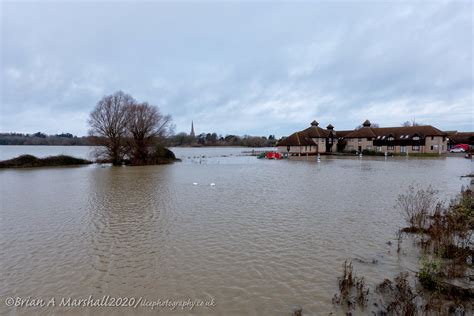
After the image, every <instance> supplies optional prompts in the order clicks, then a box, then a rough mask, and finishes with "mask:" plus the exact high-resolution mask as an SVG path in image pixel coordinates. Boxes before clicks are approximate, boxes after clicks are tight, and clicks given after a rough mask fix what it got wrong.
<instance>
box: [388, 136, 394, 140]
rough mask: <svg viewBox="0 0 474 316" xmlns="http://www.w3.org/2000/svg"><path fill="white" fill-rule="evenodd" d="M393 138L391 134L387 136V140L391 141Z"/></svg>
mask: <svg viewBox="0 0 474 316" xmlns="http://www.w3.org/2000/svg"><path fill="white" fill-rule="evenodd" d="M394 139H395V138H393V136H392V135H390V136H388V138H387V140H388V141H392V140H394Z"/></svg>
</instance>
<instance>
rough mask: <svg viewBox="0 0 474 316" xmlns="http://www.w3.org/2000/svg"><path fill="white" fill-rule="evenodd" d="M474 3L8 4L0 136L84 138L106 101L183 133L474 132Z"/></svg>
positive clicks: (3, 24)
mask: <svg viewBox="0 0 474 316" xmlns="http://www.w3.org/2000/svg"><path fill="white" fill-rule="evenodd" d="M472 6H473V4H472V3H471V2H469V1H457V2H431V1H430V2H425V1H420V2H380V3H379V2H372V1H370V2H336V3H332V2H318V3H308V2H296V3H268V2H261V3H248V2H244V3H236V2H225V3H215V2H214V3H209V2H177V3H168V2H158V3H151V2H139V3H126V2H124V3H122V2H119V3H117V2H114V3H108V2H99V3H97V2H85V3H84V2H78V1H70V2H68V3H58V2H46V3H39V2H37V3H26V2H20V3H17V2H5V3H2V10H1V12H2V13H1V14H2V17H1V65H2V67H1V69H2V71H1V73H0V76H1V77H0V79H1V90H2V94H1V113H2V116H1V119H0V130H1V131H19V132H36V131H40V130H41V131H44V132H47V133H59V132H72V133H75V134H79V135H84V134H86V132H87V129H88V127H87V115H88V113H89V112H90V111H91V110H92V108H93V107H94V105H95V104H96V103H97V101H98V100H99V99H100V98H101V97H102V96H103V95H105V94H109V93H112V92H114V91H116V90H123V91H126V92H128V93H130V94H132V95H133V96H134V97H135V98H136V99H138V100H143V101H148V102H150V103H152V104H155V105H157V106H159V107H160V108H161V110H162V111H163V112H165V113H170V114H171V115H172V116H173V118H174V122H175V124H176V126H177V129H176V130H177V132H179V131H186V132H188V131H189V129H190V122H191V120H194V123H195V128H196V131H197V132H198V133H200V132H214V131H215V132H217V133H220V134H254V135H268V134H277V135H287V134H289V133H291V132H293V131H294V130H299V129H301V128H304V127H306V126H308V124H309V122H311V121H312V120H313V119H317V120H318V121H319V122H320V123H321V125H324V126H325V125H326V124H328V123H332V124H333V125H334V126H335V127H336V129H349V128H353V127H355V126H357V125H358V124H360V122H362V121H363V120H365V119H366V118H368V119H370V120H371V121H374V122H378V123H379V124H381V125H399V124H400V123H402V122H403V121H406V120H409V119H412V118H413V117H415V118H416V119H417V120H418V121H420V122H421V121H422V122H423V123H427V124H432V125H435V126H437V127H439V128H442V129H446V130H452V129H458V130H472V129H473V113H472V105H473V95H472V91H473V49H472V47H473V43H472V38H473V34H472V29H473V17H472V14H471V12H472Z"/></svg>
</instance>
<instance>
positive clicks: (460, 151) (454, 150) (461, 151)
mask: <svg viewBox="0 0 474 316" xmlns="http://www.w3.org/2000/svg"><path fill="white" fill-rule="evenodd" d="M449 152H450V153H464V152H466V151H465V150H464V148H462V147H454V148H451V150H450V151H449Z"/></svg>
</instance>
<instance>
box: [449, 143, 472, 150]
mask: <svg viewBox="0 0 474 316" xmlns="http://www.w3.org/2000/svg"><path fill="white" fill-rule="evenodd" d="M461 149H462V151H461ZM449 151H450V152H451V151H452V152H466V151H469V145H468V144H457V145H456V146H453V147H452V148H451V149H450V150H449Z"/></svg>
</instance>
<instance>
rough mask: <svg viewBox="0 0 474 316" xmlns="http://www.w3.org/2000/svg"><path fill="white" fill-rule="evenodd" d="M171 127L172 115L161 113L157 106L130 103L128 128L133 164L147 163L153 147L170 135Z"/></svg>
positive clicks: (145, 103)
mask: <svg viewBox="0 0 474 316" xmlns="http://www.w3.org/2000/svg"><path fill="white" fill-rule="evenodd" d="M171 128H172V126H171V116H170V115H163V114H161V113H160V111H159V109H158V108H157V107H156V106H153V105H150V104H148V103H147V102H144V103H139V104H132V105H130V106H129V113H128V124H127V130H128V132H129V134H130V141H129V146H130V159H131V161H132V164H137V165H141V164H146V163H147V159H148V157H150V150H152V147H153V146H154V145H156V144H157V143H159V142H160V141H161V140H163V139H164V138H165V137H166V136H168V134H169V133H170V131H171Z"/></svg>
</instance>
